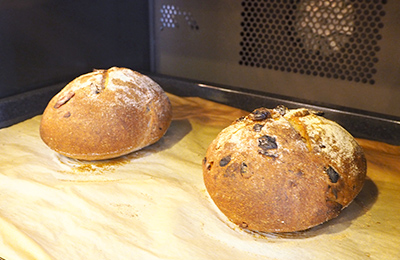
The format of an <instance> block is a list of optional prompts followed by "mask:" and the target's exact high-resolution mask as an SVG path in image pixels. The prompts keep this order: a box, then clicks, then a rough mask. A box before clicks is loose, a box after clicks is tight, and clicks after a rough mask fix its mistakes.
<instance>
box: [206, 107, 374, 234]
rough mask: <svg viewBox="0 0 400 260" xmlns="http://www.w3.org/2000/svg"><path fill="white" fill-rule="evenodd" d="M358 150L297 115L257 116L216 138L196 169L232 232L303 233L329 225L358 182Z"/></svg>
mask: <svg viewBox="0 0 400 260" xmlns="http://www.w3.org/2000/svg"><path fill="white" fill-rule="evenodd" d="M366 168H367V166H366V159H365V156H364V153H363V150H362V148H361V147H360V146H359V145H358V143H357V142H356V140H355V139H354V138H353V136H352V135H350V134H349V133H348V132H347V131H346V130H345V129H343V128H342V127H341V126H340V125H338V124H337V123H335V122H333V121H330V120H328V119H326V118H324V117H322V116H319V115H317V113H313V112H312V111H310V110H307V109H305V108H300V109H293V110H289V109H287V108H285V107H283V106H279V107H277V108H275V109H266V108H259V109H256V110H254V111H253V112H252V113H250V114H249V115H248V116H246V117H243V118H239V119H237V120H236V121H235V122H233V123H232V124H231V125H230V126H228V127H227V128H225V129H224V130H222V131H221V132H220V133H219V135H218V136H217V137H216V138H215V140H214V141H213V142H212V143H211V144H210V146H209V147H208V150H207V153H206V157H205V158H204V161H203V173H204V182H205V186H206V188H207V191H208V193H209V194H210V196H211V198H212V199H213V201H214V202H215V204H216V205H217V207H218V208H219V209H220V210H221V211H222V212H223V213H224V214H225V215H226V216H227V217H228V218H229V219H230V220H231V221H232V222H234V223H235V224H237V225H239V226H240V227H242V228H244V229H248V230H253V231H260V232H277V233H278V232H294V231H301V230H306V229H309V228H311V227H314V226H316V225H319V224H321V223H323V222H325V221H328V220H330V219H332V218H335V217H337V216H338V215H339V213H340V212H341V210H342V209H343V208H345V207H346V206H348V205H349V203H350V202H351V201H352V200H353V199H354V198H355V197H356V196H357V194H358V193H359V192H360V190H361V188H362V187H363V184H364V181H365V177H366Z"/></svg>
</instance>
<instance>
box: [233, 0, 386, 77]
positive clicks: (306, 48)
mask: <svg viewBox="0 0 400 260" xmlns="http://www.w3.org/2000/svg"><path fill="white" fill-rule="evenodd" d="M367 2H369V3H367ZM384 4H385V1H347V0H329V1H314V0H306V1H274V0H264V1H259V0H246V1H243V2H242V6H243V11H242V13H241V16H242V22H241V27H242V32H241V37H242V41H241V42H240V45H241V46H242V49H241V51H240V56H241V60H240V62H239V64H240V65H244V66H251V67H261V68H265V69H273V70H280V71H286V72H293V73H300V74H306V75H313V76H319V77H327V78H335V79H342V80H348V81H355V82H362V83H369V84H374V83H375V80H374V75H375V74H376V72H377V69H376V66H375V64H376V63H377V62H378V61H379V59H378V57H377V53H378V52H379V50H380V47H379V40H381V39H382V35H381V34H380V29H381V28H383V23H382V19H381V18H382V17H383V16H384V15H385V11H384V10H383V5H384Z"/></svg>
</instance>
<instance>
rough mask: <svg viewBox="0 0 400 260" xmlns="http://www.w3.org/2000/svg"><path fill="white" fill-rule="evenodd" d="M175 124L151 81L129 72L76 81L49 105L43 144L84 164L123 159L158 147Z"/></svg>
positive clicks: (116, 71) (163, 96) (90, 75)
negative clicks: (143, 150)
mask: <svg viewBox="0 0 400 260" xmlns="http://www.w3.org/2000/svg"><path fill="white" fill-rule="evenodd" d="M171 120H172V108H171V103H170V101H169V99H168V97H167V95H166V93H165V92H164V91H163V89H162V88H161V87H160V86H159V85H158V84H157V83H156V82H154V81H153V80H152V79H150V78H149V77H147V76H145V75H143V74H140V73H138V72H135V71H132V70H130V69H127V68H118V67H112V68H110V69H108V70H94V71H93V72H91V73H87V74H84V75H82V76H79V77H77V78H76V79H74V80H73V81H71V82H70V83H69V84H67V85H66V86H65V87H64V88H63V89H62V90H61V91H60V92H59V93H58V94H56V95H55V96H54V97H53V98H52V99H51V100H50V102H49V104H48V105H47V107H46V109H45V111H44V113H43V116H42V120H41V124H40V136H41V138H42V140H43V141H44V142H45V143H46V144H47V145H48V146H49V147H50V148H51V149H53V150H55V151H56V152H58V153H60V154H63V155H65V156H67V157H71V158H75V159H82V160H102V159H110V158H114V157H118V156H122V155H125V154H128V153H131V152H133V151H136V150H139V149H141V148H143V147H145V146H148V145H150V144H153V143H155V142H157V141H158V140H159V139H160V138H161V137H162V136H163V135H164V134H165V132H166V131H167V129H168V127H169V125H170V123H171Z"/></svg>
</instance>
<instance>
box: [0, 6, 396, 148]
mask: <svg viewBox="0 0 400 260" xmlns="http://www.w3.org/2000/svg"><path fill="white" fill-rule="evenodd" d="M0 14H1V16H0V17H1V20H2V22H1V23H0V32H1V37H0V66H1V70H0V127H7V126H10V125H12V124H15V123H17V122H20V121H22V120H25V119H27V118H30V117H32V116H34V115H37V114H40V113H41V112H42V111H43V109H44V107H45V106H46V105H47V102H48V101H49V100H50V98H51V97H52V96H53V95H54V94H55V93H57V92H58V91H59V90H60V89H61V88H62V87H63V86H65V84H66V83H67V82H69V81H70V80H72V79H73V78H75V77H77V76H78V75H81V74H83V73H87V72H89V71H91V70H93V69H99V68H109V67H111V66H120V67H129V68H131V69H134V70H138V71H141V72H143V73H145V74H148V75H149V76H151V77H152V78H153V79H155V80H156V81H157V82H158V83H159V84H160V85H161V86H162V87H163V88H164V89H165V90H166V91H168V92H171V93H174V94H178V95H181V96H199V97H202V98H205V99H209V100H213V101H216V102H220V103H224V104H228V105H232V106H236V107H239V108H242V109H245V110H249V111H251V110H253V109H255V108H257V107H260V106H265V107H274V106H276V105H280V104H283V105H286V106H288V107H290V108H292V107H300V106H304V107H311V108H313V109H318V110H321V111H323V112H324V113H325V115H326V117H328V118H331V119H333V120H335V121H338V122H339V123H340V124H342V125H343V126H344V127H345V128H346V129H348V130H349V131H350V132H351V133H352V134H353V135H355V136H356V137H361V138H368V139H373V140H378V141H384V142H387V143H391V144H400V73H399V72H400V71H399V70H400V49H399V48H398V44H397V43H398V42H399V41H400V39H399V38H400V27H399V26H397V25H398V24H399V22H400V15H399V14H400V2H398V1H386V0H379V1H378V0H326V1H314V0H286V1H275V0H242V1H228V0H218V1H211V0H191V1H182V0H151V1H129V0H123V1H113V2H111V1H104V0H99V1H96V3H94V2H93V1H86V0H84V1H50V0H29V1H2V2H1V3H0Z"/></svg>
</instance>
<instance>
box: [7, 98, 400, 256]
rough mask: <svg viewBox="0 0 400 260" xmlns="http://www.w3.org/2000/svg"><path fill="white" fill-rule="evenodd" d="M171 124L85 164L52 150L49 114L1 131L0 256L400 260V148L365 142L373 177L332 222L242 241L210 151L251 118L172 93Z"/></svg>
mask: <svg viewBox="0 0 400 260" xmlns="http://www.w3.org/2000/svg"><path fill="white" fill-rule="evenodd" d="M169 97H170V99H171V102H172V105H173V112H174V118H173V122H172V124H171V127H170V128H169V130H168V132H167V134H166V135H165V136H164V137H163V138H162V139H161V140H160V141H159V142H157V143H156V144H154V145H152V146H149V147H147V148H145V149H143V150H141V151H138V152H135V153H132V154H129V155H127V156H124V157H121V158H117V159H114V160H107V161H101V162H85V161H77V160H72V159H69V158H66V157H63V156H61V155H59V154H57V153H55V152H53V151H52V150H50V149H49V148H48V147H47V146H46V145H45V144H44V143H43V142H42V141H41V139H40V137H39V123H40V119H41V116H36V117H34V118H32V119H29V120H27V121H25V122H22V123H19V124H16V125H13V126H11V127H8V128H4V129H1V130H0V257H2V258H4V259H7V260H14V259H63V260H65V259H249V260H251V259H398V258H399V257H400V249H399V248H400V247H399V244H400V236H399V235H400V232H399V231H400V230H399V226H400V148H399V147H396V146H390V145H387V144H384V143H378V142H373V141H368V140H358V141H359V142H360V144H361V145H362V146H363V148H364V149H365V152H366V156H367V161H368V172H367V175H368V179H367V181H366V183H365V186H364V188H363V190H362V191H361V193H360V194H359V196H358V197H357V198H356V199H355V201H354V202H353V203H352V204H351V205H350V206H349V207H348V208H347V209H345V210H344V211H343V212H342V213H341V215H340V216H339V217H338V218H336V219H334V220H331V221H330V222H328V223H326V224H323V225H320V226H318V227H316V228H313V229H310V230H308V231H305V232H298V233H290V234H285V235H276V234H254V233H249V232H245V231H243V230H241V229H239V228H237V227H236V226H234V225H233V224H232V223H230V222H229V221H228V220H227V219H226V218H225V216H224V215H222V214H221V213H220V212H219V210H218V209H217V208H216V206H215V205H214V204H213V202H212V200H211V199H210V197H209V196H208V194H207V192H206V189H205V186H204V184H203V178H202V168H201V162H202V159H203V157H204V155H205V151H206V149H207V147H208V145H209V143H210V142H211V141H212V140H213V139H214V138H215V136H216V135H217V134H218V133H219V131H221V130H222V129H223V128H224V127H226V126H227V125H229V124H230V123H231V122H232V121H233V120H234V119H236V118H238V117H240V116H242V115H245V114H247V113H246V112H244V111H241V110H239V109H235V108H232V107H229V106H225V105H221V104H217V103H213V102H210V101H206V100H204V99H200V98H181V97H177V96H174V95H169Z"/></svg>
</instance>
